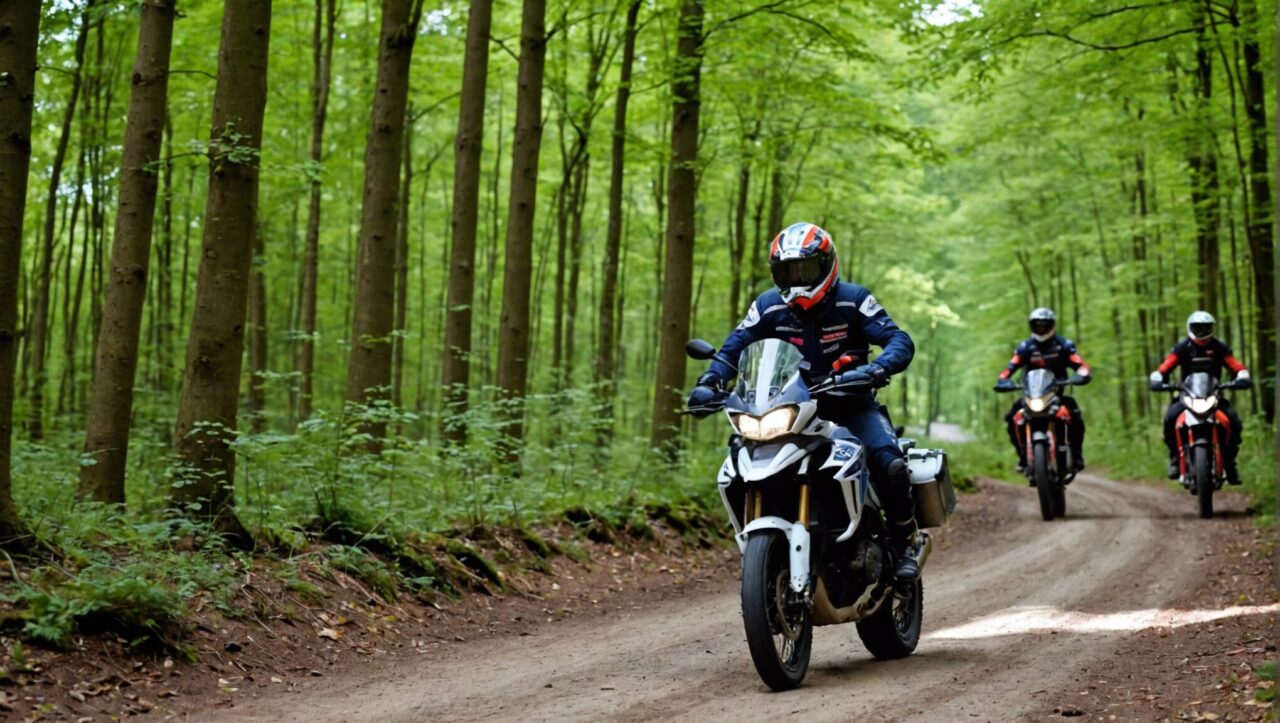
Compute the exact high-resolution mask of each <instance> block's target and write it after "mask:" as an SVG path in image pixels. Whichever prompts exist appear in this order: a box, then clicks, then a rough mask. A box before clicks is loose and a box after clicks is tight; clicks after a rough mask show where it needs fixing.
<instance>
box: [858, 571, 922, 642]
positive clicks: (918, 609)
mask: <svg viewBox="0 0 1280 723" xmlns="http://www.w3.org/2000/svg"><path fill="white" fill-rule="evenodd" d="M923 620H924V582H923V581H922V580H921V579H920V578H916V581H915V582H913V583H912V584H911V585H910V586H908V587H907V588H906V589H905V590H901V589H899V590H894V591H893V595H892V597H890V598H889V599H888V600H886V601H884V604H882V605H881V606H880V609H879V610H877V611H875V613H874V614H872V615H871V617H869V618H867V619H865V620H860V621H858V623H857V626H858V637H859V638H862V644H863V645H865V646H867V650H869V651H870V652H871V654H872V655H874V656H876V657H877V658H879V659H881V660H892V659H894V658H905V657H907V656H908V655H911V653H913V652H914V651H915V649H916V645H917V644H919V642H920V627H921V624H922V622H923Z"/></svg>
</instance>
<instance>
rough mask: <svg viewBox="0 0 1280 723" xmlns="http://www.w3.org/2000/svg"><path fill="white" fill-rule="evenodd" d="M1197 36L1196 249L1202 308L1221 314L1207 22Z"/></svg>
mask: <svg viewBox="0 0 1280 723" xmlns="http://www.w3.org/2000/svg"><path fill="white" fill-rule="evenodd" d="M1205 20H1206V18H1204V17H1203V16H1202V17H1201V19H1200V22H1201V23H1202V27H1201V28H1200V31H1199V32H1198V33H1197V35H1196V54H1195V57H1196V74H1195V83H1194V84H1193V86H1194V88H1195V96H1196V101H1195V119H1194V130H1193V131H1192V134H1193V136H1192V140H1191V147H1190V149H1189V151H1188V154H1187V165H1188V166H1189V167H1190V170H1191V203H1192V207H1193V211H1194V214H1195V219H1196V250H1197V254H1196V255H1197V260H1198V261H1199V265H1200V270H1199V274H1200V308H1202V309H1205V310H1207V311H1209V312H1210V313H1214V314H1216V313H1218V273H1219V271H1220V268H1221V255H1220V253H1219V248H1218V234H1219V227H1220V226H1221V224H1222V210H1221V200H1222V199H1221V191H1220V184H1219V180H1218V154H1217V149H1216V147H1215V143H1214V137H1213V126H1212V123H1211V121H1210V118H1209V115H1210V112H1211V110H1210V107H1211V103H1212V99H1213V61H1212V58H1211V56H1210V54H1209V48H1208V46H1207V44H1206V42H1205V38H1204V28H1203V23H1204V22H1205Z"/></svg>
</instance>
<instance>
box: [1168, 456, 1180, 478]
mask: <svg viewBox="0 0 1280 723" xmlns="http://www.w3.org/2000/svg"><path fill="white" fill-rule="evenodd" d="M1181 476H1182V465H1180V464H1178V455H1177V454H1176V453H1175V454H1170V455H1169V479H1178V478H1179V477H1181Z"/></svg>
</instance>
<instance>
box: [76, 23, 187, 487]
mask: <svg viewBox="0 0 1280 723" xmlns="http://www.w3.org/2000/svg"><path fill="white" fill-rule="evenodd" d="M175 6H176V0H153V1H152V2H147V3H143V4H142V20H141V23H140V25H139V29H138V51H137V55H136V57H135V59H134V63H133V91H132V96H131V97H130V100H129V114H128V119H127V120H126V122H125V130H124V151H123V154H122V157H121V161H120V207H119V210H118V212H117V214H116V232H115V243H114V244H113V245H112V248H111V275H110V278H109V280H108V282H107V288H106V299H105V301H104V302H103V314H102V324H103V326H104V328H105V329H106V331H107V333H106V334H105V335H103V336H102V339H101V341H100V342H99V344H98V349H97V358H96V359H95V360H94V365H93V366H94V373H93V386H92V388H91V390H90V393H89V421H88V426H87V427H86V430H85V439H84V456H85V458H87V459H92V460H93V464H91V465H88V466H81V467H80V495H81V496H83V497H89V498H92V499H95V500H99V501H101V502H115V503H119V504H123V503H124V478H125V468H126V464H127V462H128V454H129V421H130V416H131V413H132V409H133V385H134V379H135V377H136V374H137V368H138V338H139V329H140V327H141V324H142V310H143V302H144V300H145V297H146V289H147V273H148V265H149V263H150V260H151V231H152V222H153V220H154V218H155V209H156V190H157V186H158V181H159V178H158V176H157V174H158V171H159V170H160V169H159V162H160V159H161V157H160V154H161V141H162V140H163V137H164V129H165V116H166V108H167V102H166V99H167V97H168V89H169V53H170V50H171V49H172V47H173V21H174V18H175V17H176V15H177V13H176V12H175ZM164 280H165V281H166V282H167V278H165V279H164ZM158 301H159V303H160V304H161V305H163V304H165V303H166V302H167V298H166V297H165V296H164V295H160V296H158ZM161 343H162V344H163V343H164V342H163V341H162V342H161Z"/></svg>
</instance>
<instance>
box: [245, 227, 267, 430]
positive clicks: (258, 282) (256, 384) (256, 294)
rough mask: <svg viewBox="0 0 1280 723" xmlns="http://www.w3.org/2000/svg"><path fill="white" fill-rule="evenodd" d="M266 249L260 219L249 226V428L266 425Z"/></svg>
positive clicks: (262, 427) (259, 428)
mask: <svg viewBox="0 0 1280 723" xmlns="http://www.w3.org/2000/svg"><path fill="white" fill-rule="evenodd" d="M266 263H267V248H266V239H265V233H264V232H263V230H262V222H261V220H259V221H258V222H257V223H255V224H254V229H253V261H252V262H251V264H250V267H249V268H250V271H249V319H248V321H249V428H250V429H252V430H253V432H254V434H259V433H261V432H263V431H264V430H266V428H267V418H266V416H265V415H266V411H267V388H266V387H265V386H263V385H264V384H265V383H266V374H267V275H266V273H265V272H264V271H263V267H264V266H265V265H266Z"/></svg>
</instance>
